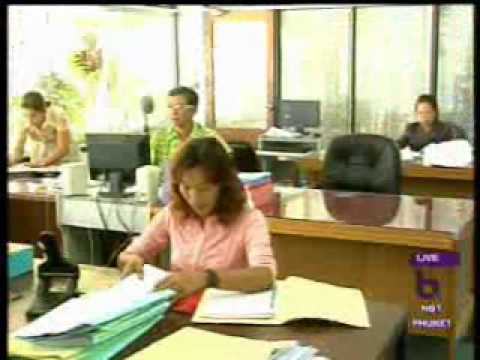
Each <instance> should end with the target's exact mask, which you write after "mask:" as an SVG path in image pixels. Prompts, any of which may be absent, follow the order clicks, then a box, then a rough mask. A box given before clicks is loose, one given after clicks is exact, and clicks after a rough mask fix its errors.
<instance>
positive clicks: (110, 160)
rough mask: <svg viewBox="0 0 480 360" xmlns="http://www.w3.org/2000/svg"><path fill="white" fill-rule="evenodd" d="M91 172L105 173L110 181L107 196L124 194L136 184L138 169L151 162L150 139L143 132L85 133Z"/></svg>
mask: <svg viewBox="0 0 480 360" xmlns="http://www.w3.org/2000/svg"><path fill="white" fill-rule="evenodd" d="M86 140H87V151H88V162H89V166H90V171H91V174H92V175H93V174H98V173H99V172H100V173H103V174H104V175H105V178H106V179H107V181H108V184H109V191H108V192H101V193H99V195H100V196H105V197H125V196H128V194H125V193H124V192H123V190H124V188H125V186H126V185H129V184H134V183H135V170H136V169H137V168H138V167H141V166H143V165H149V164H150V138H149V136H148V134H144V133H140V134H139V133H116V134H112V133H103V134H101V133H97V134H86Z"/></svg>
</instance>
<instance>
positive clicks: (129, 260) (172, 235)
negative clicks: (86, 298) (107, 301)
mask: <svg viewBox="0 0 480 360" xmlns="http://www.w3.org/2000/svg"><path fill="white" fill-rule="evenodd" d="M171 176H172V201H171V203H170V204H169V205H168V206H166V207H165V208H163V209H162V211H160V212H159V213H158V214H157V215H156V216H155V218H154V219H153V220H152V222H151V223H150V225H149V226H148V227H147V228H146V229H145V231H144V232H143V234H142V235H141V236H139V237H137V238H135V239H134V241H133V242H132V243H131V244H130V245H129V246H128V247H127V248H126V249H125V250H124V251H123V252H122V253H121V254H120V255H119V257H118V265H119V267H120V269H121V270H122V274H123V276H125V275H128V274H130V273H132V272H136V273H140V274H141V272H142V271H143V264H144V263H145V262H148V261H151V260H152V259H153V258H154V257H156V256H157V255H158V253H159V252H161V251H162V250H163V249H165V247H166V246H167V245H168V244H170V248H171V270H172V272H173V274H172V275H171V276H170V277H168V278H167V279H166V280H165V281H164V282H162V283H160V284H159V285H158V288H159V289H163V288H171V289H174V290H176V291H177V292H178V297H179V298H183V297H186V296H189V295H191V294H193V293H195V292H197V291H199V290H202V289H204V288H207V287H218V288H222V289H227V290H237V291H244V292H250V291H260V290H264V289H268V288H270V287H271V286H272V284H273V281H274V278H275V275H276V262H275V259H274V257H273V252H272V247H271V244H270V235H269V232H268V227H267V223H266V219H265V217H264V216H263V214H262V213H261V212H260V210H258V209H249V208H248V207H247V203H246V196H245V193H244V191H243V187H242V184H241V182H240V180H239V178H238V176H237V172H236V170H235V166H234V164H233V162H232V159H231V158H230V157H229V155H228V154H227V153H226V151H225V149H224V148H223V146H222V145H221V144H220V143H219V142H218V141H217V140H216V139H215V138H198V139H192V140H190V141H188V142H187V143H186V144H185V145H184V146H182V147H181V148H180V149H179V151H178V152H177V154H176V156H175V157H174V159H173V163H172V168H171Z"/></svg>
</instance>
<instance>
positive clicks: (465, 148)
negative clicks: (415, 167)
mask: <svg viewBox="0 0 480 360" xmlns="http://www.w3.org/2000/svg"><path fill="white" fill-rule="evenodd" d="M472 162H473V149H472V146H471V145H470V143H469V142H468V141H467V140H451V141H445V142H442V143H439V144H433V143H432V144H429V145H427V146H425V148H423V165H425V166H432V165H433V166H445V167H469V166H471V164H472Z"/></svg>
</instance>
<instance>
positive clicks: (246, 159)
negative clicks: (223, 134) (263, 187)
mask: <svg viewBox="0 0 480 360" xmlns="http://www.w3.org/2000/svg"><path fill="white" fill-rule="evenodd" d="M228 145H229V146H230V148H231V149H232V151H233V160H234V162H235V165H236V167H237V171H238V172H259V171H262V168H261V166H260V161H259V160H258V157H257V154H256V153H255V149H254V148H253V146H252V145H250V143H248V142H246V141H245V142H244V141H235V142H229V143H228Z"/></svg>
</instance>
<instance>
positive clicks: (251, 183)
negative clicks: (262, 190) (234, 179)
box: [238, 171, 272, 187]
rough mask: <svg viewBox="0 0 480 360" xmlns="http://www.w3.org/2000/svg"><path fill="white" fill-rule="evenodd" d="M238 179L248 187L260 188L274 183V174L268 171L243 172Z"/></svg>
mask: <svg viewBox="0 0 480 360" xmlns="http://www.w3.org/2000/svg"><path fill="white" fill-rule="evenodd" d="M238 177H239V178H240V181H241V182H242V184H243V185H244V186H246V187H255V186H260V185H264V184H266V183H268V182H271V181H272V174H271V173H270V172H268V171H262V172H241V173H238Z"/></svg>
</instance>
